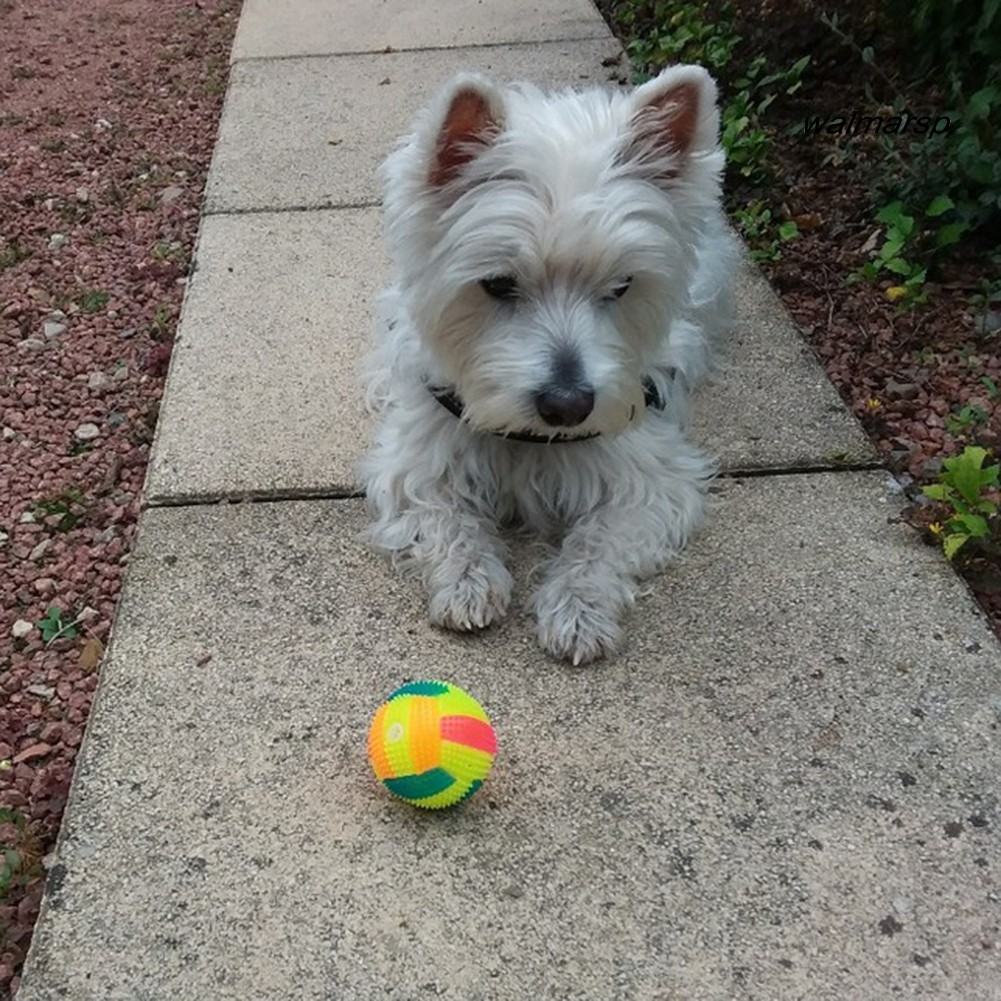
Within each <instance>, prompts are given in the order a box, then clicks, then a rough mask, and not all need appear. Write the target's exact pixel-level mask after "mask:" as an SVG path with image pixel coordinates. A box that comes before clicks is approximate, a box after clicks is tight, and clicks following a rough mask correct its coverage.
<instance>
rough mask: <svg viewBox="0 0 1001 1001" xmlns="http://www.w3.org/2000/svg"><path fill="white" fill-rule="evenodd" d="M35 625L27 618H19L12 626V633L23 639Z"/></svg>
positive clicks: (15, 637)
mask: <svg viewBox="0 0 1001 1001" xmlns="http://www.w3.org/2000/svg"><path fill="white" fill-rule="evenodd" d="M34 628H35V627H34V626H33V625H32V624H31V623H30V622H28V620H27V619H18V620H17V621H16V622H15V623H14V625H13V626H11V627H10V632H11V635H12V636H13V637H14V639H16V640H23V639H24V637H25V636H27V635H28V634H29V633H31V631H32V630H33V629H34Z"/></svg>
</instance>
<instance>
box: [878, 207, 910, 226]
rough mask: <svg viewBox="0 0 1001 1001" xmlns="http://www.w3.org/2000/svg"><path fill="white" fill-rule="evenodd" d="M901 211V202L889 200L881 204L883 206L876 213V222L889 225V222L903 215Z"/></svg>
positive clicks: (902, 208)
mask: <svg viewBox="0 0 1001 1001" xmlns="http://www.w3.org/2000/svg"><path fill="white" fill-rule="evenodd" d="M903 212H904V203H903V202H890V204H889V205H885V206H883V208H881V209H880V210H879V211H878V212H877V213H876V222H881V223H884V224H886V225H890V224H891V223H895V222H896V221H897V220H898V219H899V218H900V217H901V216H902V215H903Z"/></svg>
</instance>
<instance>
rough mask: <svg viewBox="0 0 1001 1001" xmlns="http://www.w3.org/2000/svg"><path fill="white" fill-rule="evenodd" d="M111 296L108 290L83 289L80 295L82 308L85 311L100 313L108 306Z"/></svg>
mask: <svg viewBox="0 0 1001 1001" xmlns="http://www.w3.org/2000/svg"><path fill="white" fill-rule="evenodd" d="M109 298H110V296H109V295H108V293H107V292H98V291H96V290H95V289H83V290H82V292H81V295H80V310H81V312H84V313H99V312H100V311H101V310H102V309H104V307H105V306H107V304H108V299H109Z"/></svg>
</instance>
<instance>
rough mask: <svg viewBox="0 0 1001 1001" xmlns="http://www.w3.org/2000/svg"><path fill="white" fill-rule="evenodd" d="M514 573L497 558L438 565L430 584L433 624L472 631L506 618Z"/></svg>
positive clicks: (429, 595) (430, 612) (429, 597)
mask: <svg viewBox="0 0 1001 1001" xmlns="http://www.w3.org/2000/svg"><path fill="white" fill-rule="evenodd" d="M511 586H512V581H511V574H510V573H508V570H507V567H505V566H504V564H503V563H502V562H501V561H500V560H499V559H496V558H495V557H484V558H482V559H481V560H479V561H478V562H475V563H466V562H463V563H462V564H461V565H459V566H454V565H446V566H441V567H438V569H437V571H436V573H435V574H434V575H433V578H432V580H431V581H430V583H429V593H428V613H429V616H430V618H431V621H432V623H434V625H436V626H444V627H445V628H446V629H455V630H457V631H458V632H470V631H471V630H474V629H484V628H486V627H487V626H489V625H490V624H491V623H492V622H496V621H497V620H498V619H501V618H503V617H504V615H505V614H506V613H507V609H508V605H509V604H510V603H511Z"/></svg>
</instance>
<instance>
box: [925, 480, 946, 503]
mask: <svg viewBox="0 0 1001 1001" xmlns="http://www.w3.org/2000/svg"><path fill="white" fill-rule="evenodd" d="M921 493H923V494H924V495H925V497H930V498H931V499H932V500H937V501H947V500H949V499H950V498H951V497H952V487H950V486H946V484H944V483H931V484H929V485H928V486H927V487H922V488H921Z"/></svg>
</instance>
